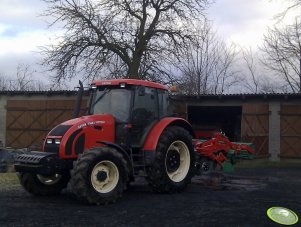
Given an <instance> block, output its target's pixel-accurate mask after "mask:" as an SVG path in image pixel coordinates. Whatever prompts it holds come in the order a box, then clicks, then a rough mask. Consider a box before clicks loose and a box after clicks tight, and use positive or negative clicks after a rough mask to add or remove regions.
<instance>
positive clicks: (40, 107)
mask: <svg viewBox="0 0 301 227" xmlns="http://www.w3.org/2000/svg"><path fill="white" fill-rule="evenodd" d="M75 96H76V92H75V91H45V92H44V91H41V92H16V91H10V92H7V91H5V92H4V91H0V141H1V142H2V144H3V145H5V146H8V147H13V148H23V147H36V148H37V149H38V148H39V146H40V145H41V144H42V143H41V142H42V140H43V138H45V135H46V133H47V132H48V131H49V130H51V129H52V128H53V127H54V126H55V125H57V124H59V123H61V122H63V121H65V120H67V119H70V118H71V116H72V112H73V106H74V103H75ZM172 98H173V100H174V101H173V102H174V104H175V106H176V112H177V113H178V114H179V115H180V116H181V117H184V118H186V119H187V120H188V121H189V122H190V123H191V124H192V126H193V127H194V129H195V130H196V132H197V133H199V136H200V137H201V136H202V132H208V131H216V130H222V131H223V132H224V133H225V134H226V135H227V136H228V137H229V138H230V140H233V141H244V142H252V143H254V145H255V147H256V157H257V158H269V159H271V160H274V161H276V160H280V159H284V158H301V94H235V95H201V96H187V95H185V96H183V95H174V96H173V97H172ZM87 99H88V97H87V95H86V96H84V99H83V102H82V114H83V113H84V112H85V107H86V106H87Z"/></svg>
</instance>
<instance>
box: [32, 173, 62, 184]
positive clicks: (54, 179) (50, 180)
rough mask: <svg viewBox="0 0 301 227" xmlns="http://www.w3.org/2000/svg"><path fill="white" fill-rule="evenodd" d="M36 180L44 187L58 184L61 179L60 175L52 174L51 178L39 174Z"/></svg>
mask: <svg viewBox="0 0 301 227" xmlns="http://www.w3.org/2000/svg"><path fill="white" fill-rule="evenodd" d="M37 178H38V180H39V181H40V182H41V183H42V184H45V185H53V184H56V183H57V182H59V180H60V179H61V178H62V175H60V174H57V173H56V174H53V175H51V176H44V175H41V174H37Z"/></svg>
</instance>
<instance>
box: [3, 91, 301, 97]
mask: <svg viewBox="0 0 301 227" xmlns="http://www.w3.org/2000/svg"><path fill="white" fill-rule="evenodd" d="M76 93H77V90H55V91H49V90H48V91H0V95H8V96H13V95H28V96H31V95H47V96H52V95H67V96H69V95H76ZM87 94H88V92H87V91H86V92H85V95H87ZM172 96H173V97H177V98H180V99H203V98H205V99H250V98H251V99H274V98H276V99H279V98H280V99H288V98H294V99H299V98H301V93H260V94H251V93H241V94H201V95H181V94H174V95H172Z"/></svg>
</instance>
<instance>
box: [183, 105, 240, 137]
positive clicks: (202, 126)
mask: <svg viewBox="0 0 301 227" xmlns="http://www.w3.org/2000/svg"><path fill="white" fill-rule="evenodd" d="M241 115H242V107H241V106H188V120H189V122H190V124H192V127H193V128H194V130H195V132H196V136H197V138H204V139H205V138H210V137H212V136H213V135H214V133H215V132H219V131H222V132H224V133H225V134H226V136H227V137H228V138H229V139H230V140H231V141H240V134H241Z"/></svg>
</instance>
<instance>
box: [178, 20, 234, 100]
mask: <svg viewBox="0 0 301 227" xmlns="http://www.w3.org/2000/svg"><path fill="white" fill-rule="evenodd" d="M237 53H238V52H237V48H236V46H235V45H230V46H227V45H226V44H225V42H224V41H222V40H220V39H219V38H218V37H217V36H216V33H215V32H214V31H212V26H211V25H210V23H208V22H207V23H205V24H204V25H203V26H202V27H200V28H199V32H198V36H197V39H196V40H195V41H193V42H190V43H189V44H188V45H187V47H186V48H185V50H184V51H183V52H182V55H181V57H180V59H178V61H177V62H176V68H177V69H178V70H180V72H181V75H182V81H181V85H180V87H181V90H184V91H185V93H190V94H198V95H200V94H207V93H214V94H222V93H225V92H226V91H228V89H229V88H230V87H231V86H232V85H233V84H235V83H236V82H238V81H237V77H236V73H237V72H236V70H235V69H234V67H233V66H234V62H235V61H236V57H237Z"/></svg>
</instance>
